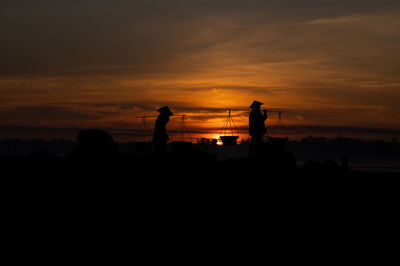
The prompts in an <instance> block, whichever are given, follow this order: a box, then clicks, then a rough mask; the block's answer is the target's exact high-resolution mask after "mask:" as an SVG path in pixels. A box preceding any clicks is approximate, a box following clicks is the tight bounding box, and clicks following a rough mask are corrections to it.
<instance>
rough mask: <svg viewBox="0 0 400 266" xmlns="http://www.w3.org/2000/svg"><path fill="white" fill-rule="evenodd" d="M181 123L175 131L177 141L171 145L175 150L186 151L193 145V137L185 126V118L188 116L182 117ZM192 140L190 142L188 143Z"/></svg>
mask: <svg viewBox="0 0 400 266" xmlns="http://www.w3.org/2000/svg"><path fill="white" fill-rule="evenodd" d="M180 117H181V121H180V124H179V126H178V128H177V129H176V130H175V133H176V134H175V136H178V137H177V138H176V139H177V140H176V141H173V142H172V143H171V144H172V146H173V147H174V149H177V150H185V149H188V148H190V146H191V145H192V135H191V134H190V133H189V132H188V130H187V128H186V125H185V117H186V115H181V116H180ZM186 140H190V141H186Z"/></svg>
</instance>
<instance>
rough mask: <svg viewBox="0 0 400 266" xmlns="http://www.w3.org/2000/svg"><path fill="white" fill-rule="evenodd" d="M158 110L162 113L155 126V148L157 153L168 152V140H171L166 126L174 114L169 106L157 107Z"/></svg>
mask: <svg viewBox="0 0 400 266" xmlns="http://www.w3.org/2000/svg"><path fill="white" fill-rule="evenodd" d="M157 112H159V113H160V114H159V115H158V117H157V119H156V124H155V127H154V135H153V145H154V150H155V152H156V153H157V154H163V153H165V152H166V148H167V142H168V140H169V137H168V135H167V129H166V126H167V123H168V121H169V118H170V116H172V115H173V114H172V112H171V110H170V109H169V108H168V106H164V107H161V108H159V109H157Z"/></svg>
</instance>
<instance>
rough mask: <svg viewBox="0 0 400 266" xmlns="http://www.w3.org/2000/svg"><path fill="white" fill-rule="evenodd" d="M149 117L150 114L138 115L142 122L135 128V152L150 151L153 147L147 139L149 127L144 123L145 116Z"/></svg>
mask: <svg viewBox="0 0 400 266" xmlns="http://www.w3.org/2000/svg"><path fill="white" fill-rule="evenodd" d="M147 117H151V116H143V117H138V118H142V122H141V123H140V125H139V128H138V129H137V132H136V135H135V138H137V139H138V141H135V142H134V146H135V150H136V152H139V153H148V152H151V149H152V147H153V143H152V142H151V141H149V138H150V136H149V133H148V132H149V129H148V127H147V124H146V118H147Z"/></svg>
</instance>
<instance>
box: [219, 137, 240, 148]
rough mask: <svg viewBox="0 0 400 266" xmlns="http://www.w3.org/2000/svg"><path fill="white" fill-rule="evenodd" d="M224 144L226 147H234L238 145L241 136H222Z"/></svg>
mask: <svg viewBox="0 0 400 266" xmlns="http://www.w3.org/2000/svg"><path fill="white" fill-rule="evenodd" d="M219 138H220V139H221V141H222V143H223V144H224V145H226V146H234V145H236V144H237V140H238V138H239V136H220V137H219Z"/></svg>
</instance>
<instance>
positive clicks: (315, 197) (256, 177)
mask: <svg viewBox="0 0 400 266" xmlns="http://www.w3.org/2000/svg"><path fill="white" fill-rule="evenodd" d="M343 142H344V143H349V144H350V145H351V147H357V145H359V146H360V147H364V146H363V145H367V146H369V145H372V146H374V145H378V146H379V147H382V146H381V145H383V147H387V146H390V147H395V149H394V150H392V149H393V148H390V149H389V148H382V151H385V152H387V151H388V150H390V151H391V152H394V154H395V155H396V154H398V153H396V149H398V144H397V143H381V142H371V143H369V142H362V141H356V140H344V139H343V140H342V139H335V140H328V139H314V138H306V139H304V140H302V141H300V142H291V143H290V145H300V146H301V145H307V146H308V145H320V146H321V145H322V146H323V147H331V146H330V145H335V146H336V148H337V147H340V145H342V143H343ZM1 143H2V145H3V146H2V147H4V146H7V145H4V143H14V145H15V143H17V144H18V145H16V146H14V147H21V141H15V140H13V141H3V142H1ZM22 143H24V142H22ZM26 143H29V144H31V143H32V142H31V141H27V142H26ZM43 143H47V142H43ZM48 143H64V144H63V145H60V146H62V147H64V148H65V147H70V145H71V143H72V142H71V143H70V142H64V141H60V142H57V141H50V142H48ZM66 143H68V145H67V144H66ZM46 145H47V144H45V146H46ZM201 145H211V144H207V143H203V144H201ZM343 145H344V144H343ZM392 145H394V146H392ZM7 147H9V146H7ZM30 147H31V146H30ZM122 147H125V148H126V147H128V148H129V149H128V148H127V149H126V151H128V150H130V149H133V148H134V145H133V144H132V143H128V144H124V145H122ZM325 149H327V148H325ZM40 150H42V151H37V152H33V153H30V154H28V155H7V156H6V155H2V156H1V160H0V161H1V167H2V169H3V171H4V172H5V173H8V174H7V175H5V176H3V178H2V179H3V181H5V182H6V187H7V188H9V190H8V192H9V197H10V200H9V201H8V204H9V207H10V208H12V209H15V210H18V214H16V215H22V214H23V215H28V216H30V217H37V216H40V217H48V218H49V219H50V218H51V219H55V217H56V218H57V217H58V218H60V219H61V217H64V218H63V219H66V220H69V219H72V220H74V219H79V220H82V221H89V222H90V221H91V222H93V223H95V221H96V220H97V219H102V220H103V221H104V220H105V221H109V222H110V223H113V222H116V221H119V222H127V221H133V220H140V221H141V222H142V223H151V222H154V220H156V219H160V217H162V219H166V220H168V219H195V220H196V221H197V222H201V221H202V220H207V219H214V220H215V219H223V220H225V221H228V220H229V219H244V220H249V219H250V220H252V219H258V221H262V220H263V219H264V218H265V217H267V216H333V217H334V216H355V215H371V214H372V215H387V216H391V215H395V214H396V211H395V210H397V204H398V203H399V197H400V196H399V195H398V193H397V191H395V190H397V187H398V183H399V182H400V181H399V179H397V178H395V177H398V173H362V172H358V171H352V170H350V169H349V168H348V167H347V165H346V160H345V159H344V160H343V165H340V164H338V163H337V162H335V161H325V162H320V161H309V162H307V163H305V164H304V165H303V166H301V167H299V166H297V164H296V158H295V156H294V155H293V154H292V153H290V152H287V151H285V150H284V149H282V148H279V147H274V146H271V145H269V144H264V145H263V146H262V148H260V149H259V150H258V151H257V153H255V154H254V156H253V157H251V158H250V157H247V156H244V157H242V158H238V159H227V160H224V161H221V160H217V157H216V155H215V154H212V153H209V152H206V151H204V150H200V149H198V148H197V146H196V145H192V146H187V147H180V148H177V149H172V150H171V151H169V152H167V153H166V154H161V155H157V154H152V153H151V154H135V153H133V152H132V153H121V152H120V151H119V149H118V145H117V144H116V143H115V142H114V141H113V139H112V138H111V137H110V136H109V135H108V134H107V133H105V132H102V131H96V130H90V131H83V132H81V133H80V134H79V136H78V140H77V142H76V145H75V146H74V148H73V150H71V152H70V153H69V155H68V156H56V155H54V154H52V153H50V152H47V151H43V149H42V148H41V149H40ZM391 154H393V153H391ZM117 223H118V222H117Z"/></svg>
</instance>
